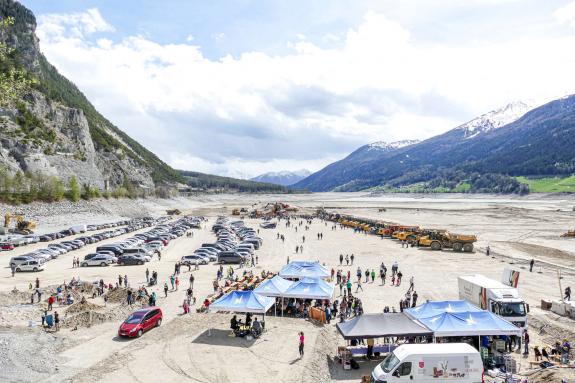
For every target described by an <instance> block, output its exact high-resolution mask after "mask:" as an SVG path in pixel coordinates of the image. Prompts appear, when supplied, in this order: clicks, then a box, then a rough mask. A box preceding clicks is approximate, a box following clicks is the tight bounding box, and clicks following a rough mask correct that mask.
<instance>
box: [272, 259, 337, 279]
mask: <svg viewBox="0 0 575 383" xmlns="http://www.w3.org/2000/svg"><path fill="white" fill-rule="evenodd" d="M279 275H280V277H282V278H293V279H301V278H329V277H330V276H331V274H330V272H329V270H328V269H326V268H325V267H323V266H322V265H320V264H319V262H309V261H294V262H290V263H289V264H287V265H285V266H284V267H283V268H282V269H281V271H280V274H279Z"/></svg>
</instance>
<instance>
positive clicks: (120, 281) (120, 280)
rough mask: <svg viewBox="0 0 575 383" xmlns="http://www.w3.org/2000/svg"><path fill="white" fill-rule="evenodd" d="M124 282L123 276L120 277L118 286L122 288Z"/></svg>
mask: <svg viewBox="0 0 575 383" xmlns="http://www.w3.org/2000/svg"><path fill="white" fill-rule="evenodd" d="M123 281H124V279H123V278H122V276H121V275H118V286H119V287H122V282H123Z"/></svg>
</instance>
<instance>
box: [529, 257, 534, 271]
mask: <svg viewBox="0 0 575 383" xmlns="http://www.w3.org/2000/svg"><path fill="white" fill-rule="evenodd" d="M533 265H535V260H534V259H533V258H531V262H529V272H530V273H532V272H533Z"/></svg>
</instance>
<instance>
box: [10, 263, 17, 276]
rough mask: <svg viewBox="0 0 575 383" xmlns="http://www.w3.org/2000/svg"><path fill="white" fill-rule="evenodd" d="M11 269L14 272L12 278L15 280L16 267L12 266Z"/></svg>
mask: <svg viewBox="0 0 575 383" xmlns="http://www.w3.org/2000/svg"><path fill="white" fill-rule="evenodd" d="M10 269H11V271H12V278H14V277H15V276H16V266H15V265H10Z"/></svg>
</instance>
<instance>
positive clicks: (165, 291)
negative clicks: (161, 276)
mask: <svg viewBox="0 0 575 383" xmlns="http://www.w3.org/2000/svg"><path fill="white" fill-rule="evenodd" d="M164 296H165V297H166V298H167V297H168V284H167V283H166V282H164Z"/></svg>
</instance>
